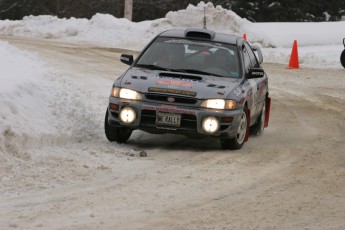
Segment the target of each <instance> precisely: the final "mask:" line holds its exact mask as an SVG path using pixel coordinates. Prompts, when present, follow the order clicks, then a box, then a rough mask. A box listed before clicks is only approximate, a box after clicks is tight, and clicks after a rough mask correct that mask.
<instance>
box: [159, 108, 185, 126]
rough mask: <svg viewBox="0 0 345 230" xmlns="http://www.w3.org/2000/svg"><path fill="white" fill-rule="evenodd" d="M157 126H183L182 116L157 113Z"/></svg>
mask: <svg viewBox="0 0 345 230" xmlns="http://www.w3.org/2000/svg"><path fill="white" fill-rule="evenodd" d="M156 124H157V125H168V126H177V127H179V126H180V125H181V114H174V113H162V112H159V111H157V112H156Z"/></svg>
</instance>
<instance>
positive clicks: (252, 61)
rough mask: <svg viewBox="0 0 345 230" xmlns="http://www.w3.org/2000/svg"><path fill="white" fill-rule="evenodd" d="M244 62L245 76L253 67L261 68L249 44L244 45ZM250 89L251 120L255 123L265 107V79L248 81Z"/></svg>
mask: <svg viewBox="0 0 345 230" xmlns="http://www.w3.org/2000/svg"><path fill="white" fill-rule="evenodd" d="M242 53H243V59H244V60H243V61H244V67H245V75H246V76H247V74H248V73H249V71H250V69H251V68H253V67H260V64H259V62H258V61H257V59H256V57H255V54H254V52H253V50H252V49H251V47H250V45H249V44H248V43H247V42H244V43H243V45H242ZM246 81H247V84H248V87H250V88H251V90H250V91H248V104H250V112H251V113H250V114H251V116H250V118H251V121H253V122H254V121H255V120H256V118H257V116H259V115H260V112H261V110H262V106H263V100H264V98H265V94H266V93H265V85H266V84H265V81H264V78H256V79H247V80H246Z"/></svg>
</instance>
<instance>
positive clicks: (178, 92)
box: [149, 87, 196, 97]
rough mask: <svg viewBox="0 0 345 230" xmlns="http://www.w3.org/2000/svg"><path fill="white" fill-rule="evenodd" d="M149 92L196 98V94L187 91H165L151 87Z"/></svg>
mask: <svg viewBox="0 0 345 230" xmlns="http://www.w3.org/2000/svg"><path fill="white" fill-rule="evenodd" d="M149 92H154V93H171V94H178V95H184V96H191V97H195V96H196V92H192V91H185V90H178V89H164V88H156V87H150V88H149Z"/></svg>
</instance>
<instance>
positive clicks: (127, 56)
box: [120, 54, 133, 65]
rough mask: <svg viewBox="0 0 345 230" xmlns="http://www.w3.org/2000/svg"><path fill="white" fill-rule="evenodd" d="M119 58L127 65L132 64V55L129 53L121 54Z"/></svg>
mask: <svg viewBox="0 0 345 230" xmlns="http://www.w3.org/2000/svg"><path fill="white" fill-rule="evenodd" d="M120 60H121V62H122V63H125V64H127V65H132V63H133V55H130V54H121V57H120Z"/></svg>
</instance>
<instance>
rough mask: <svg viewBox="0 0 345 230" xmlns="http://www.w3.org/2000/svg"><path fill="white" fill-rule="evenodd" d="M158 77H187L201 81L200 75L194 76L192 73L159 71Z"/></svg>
mask: <svg viewBox="0 0 345 230" xmlns="http://www.w3.org/2000/svg"><path fill="white" fill-rule="evenodd" d="M159 76H160V77H171V78H178V79H189V80H193V81H201V80H202V77H199V76H194V75H184V74H180V73H160V74H159Z"/></svg>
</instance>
